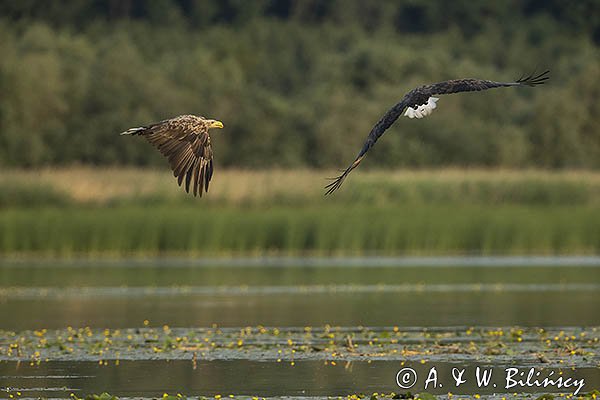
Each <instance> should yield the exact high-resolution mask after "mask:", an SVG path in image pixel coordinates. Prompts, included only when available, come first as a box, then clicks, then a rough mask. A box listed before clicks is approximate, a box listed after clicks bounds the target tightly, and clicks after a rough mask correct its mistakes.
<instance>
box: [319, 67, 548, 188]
mask: <svg viewBox="0 0 600 400" xmlns="http://www.w3.org/2000/svg"><path fill="white" fill-rule="evenodd" d="M549 72H550V71H545V72H542V73H541V74H538V75H535V73H534V74H531V75H529V76H526V77H523V76H522V77H521V78H519V79H517V80H516V81H514V82H494V81H487V80H482V79H472V78H468V79H454V80H450V81H445V82H439V83H434V84H431V85H424V86H420V87H418V88H416V89H413V90H411V91H410V92H408V93H407V94H405V95H404V97H403V98H402V100H400V102H399V103H398V104H396V105H395V106H393V107H392V108H390V109H389V110H388V112H386V113H385V114H384V115H383V117H381V119H380V120H379V121H378V122H377V123H376V124H375V126H373V128H372V129H371V132H370V133H369V136H368V137H367V140H366V142H365V144H364V145H363V147H362V149H361V150H360V152H359V153H358V156H357V157H356V159H355V160H354V162H353V163H352V164H350V166H349V167H348V168H346V170H345V171H344V172H343V173H342V174H341V175H340V176H338V177H336V178H333V179H332V182H331V183H329V184H328V185H327V186H325V189H326V192H325V194H326V195H328V194H331V193H333V192H335V191H336V190H337V189H339V188H340V186H342V183H343V182H344V179H346V177H347V176H348V174H349V173H350V172H351V171H352V170H353V169H354V168H356V167H358V165H359V164H360V162H361V161H362V160H363V158H364V157H365V154H366V153H367V151H369V149H370V148H371V147H373V145H375V142H377V139H379V138H380V137H381V135H383V133H384V132H385V131H386V129H388V128H389V127H390V126H392V124H393V123H394V122H395V121H396V120H397V119H398V117H399V116H400V115H402V113H403V112H404V115H405V116H407V117H409V118H424V117H426V116H428V115H429V114H431V113H432V112H433V110H434V109H435V108H436V107H437V101H438V98H437V97H433V96H434V95H436V94H437V95H440V94H451V93H460V92H473V91H480V90H487V89H493V88H499V87H509V86H530V87H533V86H537V85H541V84H543V83H545V81H546V80H547V79H548V78H549V76H548V74H549Z"/></svg>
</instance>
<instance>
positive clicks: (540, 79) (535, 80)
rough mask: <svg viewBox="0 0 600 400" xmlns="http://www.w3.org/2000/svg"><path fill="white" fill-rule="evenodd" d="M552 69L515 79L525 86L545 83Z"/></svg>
mask: <svg viewBox="0 0 600 400" xmlns="http://www.w3.org/2000/svg"><path fill="white" fill-rule="evenodd" d="M549 74H550V70H547V71H544V72H542V73H541V74H537V75H536V74H535V72H534V73H533V74H531V75H529V76H522V77H520V78H519V79H517V80H516V81H515V83H518V84H519V85H523V86H531V87H533V86H537V85H543V84H544V83H546V81H547V80H548V79H549V78H550V75H549Z"/></svg>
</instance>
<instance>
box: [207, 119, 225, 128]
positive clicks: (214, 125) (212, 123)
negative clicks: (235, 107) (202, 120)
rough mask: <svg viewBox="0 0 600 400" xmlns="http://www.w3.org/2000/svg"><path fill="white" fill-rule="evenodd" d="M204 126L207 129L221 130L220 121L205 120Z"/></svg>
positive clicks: (221, 124)
mask: <svg viewBox="0 0 600 400" xmlns="http://www.w3.org/2000/svg"><path fill="white" fill-rule="evenodd" d="M206 125H207V126H208V129H213V128H217V129H223V123H222V122H221V121H217V120H216V119H207V120H206Z"/></svg>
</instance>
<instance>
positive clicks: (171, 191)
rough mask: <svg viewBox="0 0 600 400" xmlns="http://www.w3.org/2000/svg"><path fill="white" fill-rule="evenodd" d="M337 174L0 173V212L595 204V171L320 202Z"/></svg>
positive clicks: (375, 179)
mask: <svg viewBox="0 0 600 400" xmlns="http://www.w3.org/2000/svg"><path fill="white" fill-rule="evenodd" d="M337 174H338V172H337V171H328V170H326V171H321V170H277V169H275V170H268V171H249V170H217V172H216V173H215V177H214V180H213V182H212V184H211V187H210V193H209V194H208V196H206V197H204V198H203V199H201V200H200V199H194V198H193V197H191V196H189V195H186V194H185V193H184V191H183V190H182V189H181V188H178V187H177V185H176V182H175V179H174V178H173V177H172V175H171V173H170V171H169V170H168V169H167V168H165V169H160V170H143V169H134V168H116V167H115V168H102V169H100V168H90V167H73V168H64V169H43V170H33V171H27V170H13V171H5V172H3V174H2V175H0V186H1V187H2V188H3V190H2V192H3V193H7V190H6V189H7V188H8V193H13V195H6V194H0V206H4V207H22V206H39V205H44V204H46V205H65V204H76V205H101V206H103V205H115V204H128V203H129V204H137V205H139V204H154V205H156V204H189V205H197V206H202V207H204V206H206V205H207V204H208V205H221V206H223V205H235V206H248V205H255V206H258V205H260V206H266V205H269V206H276V205H290V204H297V205H306V204H308V203H310V204H315V205H328V204H332V203H333V204H337V203H351V204H369V205H396V204H451V203H460V204H464V203H473V204H479V203H481V204H487V205H489V204H528V205H551V204H565V205H583V204H588V205H594V204H596V205H597V204H600V173H599V172H591V171H559V172H551V171H540V170H481V169H480V170H470V169H443V170H420V171H412V170H398V171H357V172H355V173H354V174H353V175H351V176H350V177H349V178H348V180H347V182H346V183H345V185H344V186H343V187H342V189H341V190H340V191H338V192H336V193H335V195H334V196H330V197H324V196H323V193H324V191H323V186H324V185H325V184H326V182H327V180H326V178H327V177H332V176H335V175H337Z"/></svg>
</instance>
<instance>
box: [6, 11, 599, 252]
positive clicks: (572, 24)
mask: <svg viewBox="0 0 600 400" xmlns="http://www.w3.org/2000/svg"><path fill="white" fill-rule="evenodd" d="M0 55H1V57H0V166H1V167H2V168H3V173H2V174H1V175H0V186H1V188H2V190H0V255H3V256H9V257H10V256H13V255H20V254H36V255H42V256H46V255H50V256H57V257H69V256H74V255H82V254H84V255H89V256H97V255H100V254H110V255H116V256H123V255H125V256H128V255H132V254H133V255H143V256H147V255H156V254H165V253H168V254H177V255H190V256H202V255H207V254H208V255H210V254H238V253H241V254H272V253H276V254H279V253H284V254H289V253H292V254H325V255H328V254H424V255H429V254H457V253H460V254H465V253H467V254H473V253H475V254H598V253H599V252H600V228H599V227H600V208H599V207H598V205H599V204H600V172H598V171H596V169H597V168H598V167H600V129H599V126H600V124H599V120H598V115H600V102H599V101H598V98H599V97H600V2H598V1H594V0H580V1H576V2H568V1H558V0H544V1H541V0H522V1H521V0H507V1H501V2H500V1H499V2H483V1H480V2H479V1H467V0H456V1H445V0H432V1H426V2H424V1H415V0H404V1H391V0H380V1H377V2H365V1H362V0H255V1H243V0H204V1H200V0H154V1H141V0H90V1H85V2H81V1H78V0H64V1H61V2H48V1H41V0H23V1H18V2H17V1H9V0H0ZM535 68H537V69H538V71H539V70H542V69H546V68H548V69H550V70H551V71H552V78H551V80H550V82H549V83H548V84H547V85H545V86H543V87H540V88H536V89H528V88H523V89H517V90H493V91H487V92H483V93H477V94H463V95H460V96H446V97H443V98H442V99H441V100H440V103H439V105H440V108H439V109H438V110H436V113H435V114H434V116H433V117H431V118H427V119H425V120H417V121H416V120H409V119H407V118H404V119H402V120H401V121H399V123H397V124H396V125H394V126H393V127H392V128H391V129H390V130H389V132H388V133H387V134H386V136H385V138H384V139H383V140H384V142H385V143H384V142H380V143H379V144H378V145H377V146H375V147H374V148H373V150H371V151H370V152H369V156H368V159H367V161H366V162H365V163H363V164H362V165H361V169H360V171H359V172H356V173H354V174H353V175H352V176H351V177H350V179H349V182H348V183H347V184H346V185H345V186H344V187H343V189H342V190H341V191H340V192H338V193H336V195H335V196H332V197H328V198H323V196H322V194H323V189H322V188H323V185H324V184H325V183H326V181H325V180H324V179H323V178H325V177H327V176H332V175H334V174H336V171H334V168H341V167H344V166H346V165H347V164H348V163H349V162H350V160H352V159H353V157H354V156H355V154H356V153H357V152H358V150H359V148H360V146H361V145H362V143H363V141H364V139H365V137H366V135H367V134H368V132H369V130H370V129H371V127H372V125H373V124H374V123H375V122H376V121H377V120H378V119H379V117H380V116H381V115H382V114H383V113H384V112H385V111H386V110H387V109H388V108H389V107H390V106H391V105H393V104H395V103H396V102H397V101H398V100H399V99H400V98H401V97H402V96H403V94H404V93H405V92H406V91H408V90H410V89H412V88H413V87H415V86H418V85H421V84H425V83H430V82H435V81H441V80H446V79H453V78H458V77H478V78H485V79H492V80H500V81H511V80H514V79H516V78H518V77H519V76H521V75H522V74H524V73H529V72H532V71H533V70H534V69H535ZM184 113H192V114H200V115H205V116H207V117H211V118H217V119H220V120H222V121H224V123H225V128H226V129H224V130H222V131H218V132H214V134H213V144H214V151H215V161H216V173H215V178H214V181H213V183H212V185H211V191H210V193H209V195H208V196H207V197H205V198H203V199H202V200H199V199H194V198H191V197H189V196H186V195H185V194H183V193H182V190H180V189H179V190H177V188H176V182H175V180H174V179H173V178H172V175H171V172H170V171H169V170H168V167H167V163H166V161H165V160H164V159H163V158H162V156H161V155H160V154H159V153H158V152H157V151H155V150H154V149H152V148H151V146H149V145H148V143H145V141H143V140H139V139H135V138H123V137H119V136H118V133H119V132H121V131H123V130H125V129H127V128H129V127H132V126H139V125H143V124H148V123H150V122H154V121H157V120H161V119H164V118H168V117H172V116H175V115H178V114H184ZM149 166H152V167H153V168H149ZM154 167H155V168H154ZM392 168H396V169H398V170H396V171H391V169H392ZM369 169H372V171H368V170H369Z"/></svg>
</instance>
